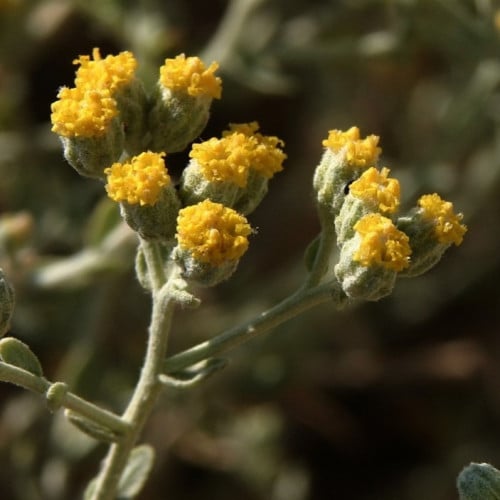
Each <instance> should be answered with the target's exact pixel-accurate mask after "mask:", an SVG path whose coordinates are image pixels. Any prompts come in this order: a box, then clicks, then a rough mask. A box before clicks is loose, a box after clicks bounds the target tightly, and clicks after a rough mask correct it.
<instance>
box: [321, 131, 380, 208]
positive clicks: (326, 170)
mask: <svg viewBox="0 0 500 500" xmlns="http://www.w3.org/2000/svg"><path fill="white" fill-rule="evenodd" d="M378 141H379V138H378V136H376V135H369V136H367V137H366V138H364V139H361V138H360V134H359V129H358V128H357V127H351V128H350V129H349V130H347V131H346V132H342V131H340V130H330V132H329V136H328V138H327V139H325V140H324V141H323V146H325V147H326V149H325V152H324V154H323V157H322V159H321V161H320V164H319V165H318V166H317V167H316V170H315V172H314V178H313V186H314V190H315V191H316V196H317V198H316V199H317V202H318V206H319V208H320V211H321V212H322V213H325V214H329V216H330V217H336V216H337V215H338V213H339V211H340V208H341V207H342V204H343V202H344V198H345V196H346V193H347V192H348V187H349V185H350V183H351V182H352V181H354V180H356V179H357V178H358V177H359V176H360V175H361V173H362V172H363V171H364V170H366V169H367V168H368V167H370V166H373V165H375V164H376V163H377V160H378V157H379V155H380V152H381V149H380V148H379V147H378V146H377V144H378Z"/></svg>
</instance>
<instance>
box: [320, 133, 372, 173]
mask: <svg viewBox="0 0 500 500" xmlns="http://www.w3.org/2000/svg"><path fill="white" fill-rule="evenodd" d="M379 139H380V138H379V137H378V136H377V135H368V136H366V137H365V138H364V139H361V137H360V132H359V128H358V127H351V128H350V129H349V130H347V131H345V132H343V131H341V130H330V131H329V132H328V138H327V139H325V140H324V141H323V146H324V147H326V148H328V149H330V150H331V151H333V152H334V153H339V152H340V151H344V152H345V157H346V161H347V163H348V164H349V165H350V166H352V167H362V168H365V167H370V166H372V165H374V164H375V163H376V162H377V160H378V157H379V156H380V153H381V152H382V149H381V148H380V147H378V142H379Z"/></svg>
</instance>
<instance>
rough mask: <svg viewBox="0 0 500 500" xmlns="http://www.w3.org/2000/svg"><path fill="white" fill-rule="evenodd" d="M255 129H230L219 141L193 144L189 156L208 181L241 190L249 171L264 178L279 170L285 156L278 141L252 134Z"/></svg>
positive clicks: (237, 126)
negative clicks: (230, 185) (233, 186)
mask: <svg viewBox="0 0 500 500" xmlns="http://www.w3.org/2000/svg"><path fill="white" fill-rule="evenodd" d="M257 129H258V125H257V123H256V122H253V123H251V124H241V125H231V128H230V130H227V131H225V132H223V134H222V138H220V139H218V138H215V137H214V138H212V139H209V140H208V141H205V142H202V143H200V144H193V147H192V149H191V152H190V153H189V156H190V157H191V158H193V159H194V160H196V162H197V163H198V165H199V167H200V171H201V173H202V175H203V176H204V177H205V179H207V180H208V181H212V182H213V181H215V182H221V181H222V182H230V183H232V184H236V185H237V186H239V187H242V188H243V187H245V186H246V185H247V181H248V174H249V171H250V170H251V169H253V170H255V171H257V172H258V173H260V174H261V175H263V176H264V177H266V178H270V177H272V176H273V175H274V174H275V173H276V172H278V171H280V170H282V169H283V166H282V163H283V160H284V159H285V158H286V155H285V154H284V153H283V151H281V149H279V146H280V145H282V144H283V142H282V141H280V139H278V138H277V137H272V136H264V135H262V134H259V133H256V130H257Z"/></svg>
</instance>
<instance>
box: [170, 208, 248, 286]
mask: <svg viewBox="0 0 500 500" xmlns="http://www.w3.org/2000/svg"><path fill="white" fill-rule="evenodd" d="M251 232H252V229H251V227H250V225H249V224H248V222H247V220H246V218H245V217H244V216H243V215H241V214H239V213H237V212H236V211H234V210H232V209H231V208H228V207H225V206H223V205H221V204H220V203H214V202H212V201H210V200H205V201H203V202H201V203H198V204H196V205H191V206H189V207H186V208H183V209H181V210H180V212H179V217H178V219H177V242H178V245H177V249H176V259H177V261H178V262H179V263H180V265H181V267H182V276H183V278H185V279H187V280H190V281H194V282H196V283H197V284H199V285H203V286H214V285H216V284H217V283H220V282H221V281H224V280H226V279H228V278H229V277H230V276H231V275H232V274H233V273H234V271H235V270H236V267H237V265H238V262H239V259H240V258H241V256H242V255H243V254H244V253H245V252H246V250H247V248H248V236H249V235H250V234H251Z"/></svg>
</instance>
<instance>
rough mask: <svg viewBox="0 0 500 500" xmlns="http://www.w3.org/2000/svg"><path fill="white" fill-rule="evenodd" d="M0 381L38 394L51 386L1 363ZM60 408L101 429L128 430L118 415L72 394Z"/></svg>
mask: <svg viewBox="0 0 500 500" xmlns="http://www.w3.org/2000/svg"><path fill="white" fill-rule="evenodd" d="M0 380H2V381H4V382H10V383H11V384H15V385H18V386H21V387H24V388H25V389H28V390H30V391H33V392H37V393H39V394H45V393H46V392H47V391H48V389H49V388H50V387H51V385H52V383H51V382H49V381H48V380H47V379H45V378H43V377H38V376H37V375H34V374H33V373H31V372H28V371H26V370H23V369H22V368H19V367H17V366H14V365H10V364H7V363H4V362H2V361H0ZM61 406H63V407H64V408H68V409H69V410H73V411H74V412H76V413H78V414H80V415H82V416H84V417H86V418H88V419H89V420H92V421H94V422H96V423H97V424H100V425H102V426H103V427H107V428H108V429H110V430H113V431H116V432H117V433H118V434H122V433H126V432H127V431H128V430H129V424H128V423H127V422H126V421H125V420H123V419H121V418H120V417H119V416H118V415H115V414H114V413H111V412H110V411H107V410H104V409H103V408H100V407H99V406H96V405H94V404H93V403H90V402H89V401H86V400H85V399H83V398H81V397H79V396H77V395H76V394H73V393H72V392H68V393H66V394H65V396H64V399H63V401H62V402H61Z"/></svg>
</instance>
